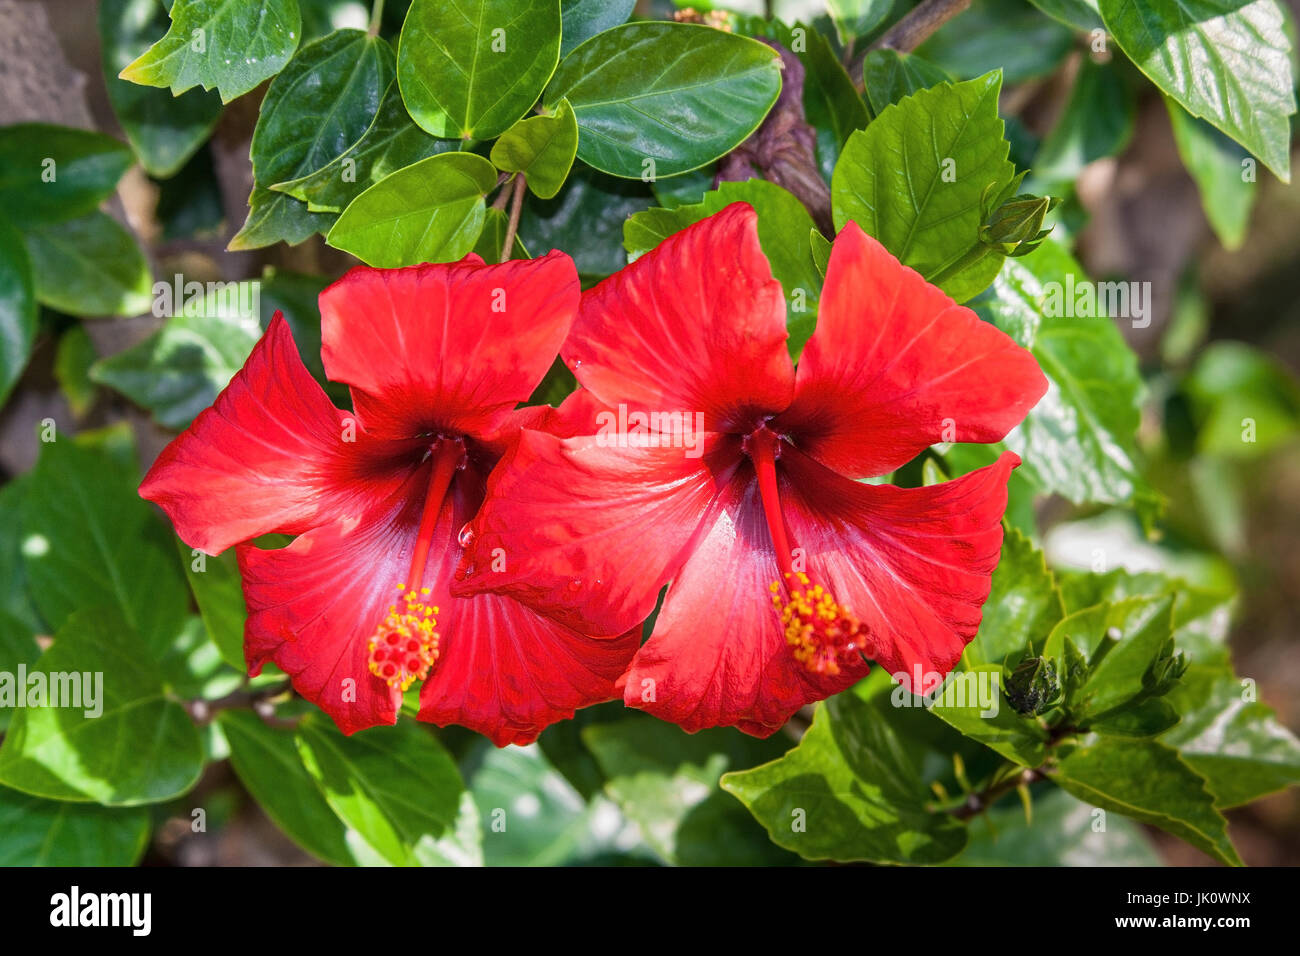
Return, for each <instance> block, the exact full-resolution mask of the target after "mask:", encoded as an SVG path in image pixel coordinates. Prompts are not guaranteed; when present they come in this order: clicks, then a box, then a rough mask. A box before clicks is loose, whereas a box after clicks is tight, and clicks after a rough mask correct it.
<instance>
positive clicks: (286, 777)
mask: <svg viewBox="0 0 1300 956" xmlns="http://www.w3.org/2000/svg"><path fill="white" fill-rule="evenodd" d="M219 722H220V725H221V730H222V733H224V734H225V735H226V740H227V741H229V743H230V763H231V766H233V767H234V768H235V773H236V774H238V775H239V780H240V782H241V783H243V785H244V786H245V787H246V788H247V789H248V792H249V793H250V794H251V795H252V797H253V799H254V800H256V801H257V803H258V806H260V807H261V808H262V810H264V811H265V812H266V815H267V816H269V817H270V818H271V819H272V820H273V821H275V824H276V826H278V827H279V828H280V829H281V830H283V831H284V832H285V833H286V834H288V836H289V837H290V839H292V840H293V841H294V842H295V843H297V844H298V845H299V846H300V847H302V848H303V849H304V850H306V851H307V852H308V853H310V854H312V855H313V856H315V857H318V858H319V859H321V860H324V861H325V862H326V863H333V864H335V865H337V866H351V865H354V864H357V863H361V864H363V865H364V864H367V863H376V862H382V858H381V857H380V856H379V855H378V854H377V853H376V852H375V851H374V849H373V848H372V847H370V846H369V844H367V843H366V842H365V840H364V838H362V837H361V835H360V834H359V833H357V832H356V831H355V830H351V829H349V828H348V827H347V826H346V825H345V824H344V823H343V822H342V821H341V820H340V819H339V818H338V817H337V816H335V814H334V811H333V810H332V809H331V808H330V805H329V803H327V802H326V800H325V796H324V794H323V793H322V792H321V790H320V788H319V787H318V786H317V784H316V781H315V779H314V778H313V777H312V776H311V774H310V773H308V772H307V768H306V766H305V765H304V764H303V761H302V757H301V756H299V754H298V745H297V741H296V737H297V735H296V734H295V733H294V732H293V731H292V730H285V729H281V728H276V727H269V726H267V725H266V724H265V723H263V722H262V720H261V719H260V718H259V717H257V716H256V715H254V714H250V713H248V712H246V711H236V710H227V711H222V713H221V714H220V715H219Z"/></svg>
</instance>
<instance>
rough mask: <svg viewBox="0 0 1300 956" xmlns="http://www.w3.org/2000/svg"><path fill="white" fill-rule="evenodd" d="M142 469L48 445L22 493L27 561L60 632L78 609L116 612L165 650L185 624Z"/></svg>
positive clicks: (183, 598) (177, 579) (33, 584)
mask: <svg viewBox="0 0 1300 956" xmlns="http://www.w3.org/2000/svg"><path fill="white" fill-rule="evenodd" d="M138 481H139V476H138V474H137V473H136V472H135V469H134V466H133V465H132V466H130V467H126V466H123V465H121V464H118V463H117V462H116V461H114V460H113V459H112V458H111V457H110V456H108V455H107V454H105V453H103V452H101V451H96V450H91V449H87V448H83V447H80V446H79V445H77V444H76V443H75V442H73V441H71V440H69V439H68V438H67V437H66V436H64V437H60V438H59V439H58V440H57V441H53V442H50V443H48V444H45V445H43V446H42V448H41V457H40V461H39V462H38V463H37V465H36V468H35V470H34V472H33V479H32V482H31V484H30V485H29V486H28V487H27V488H26V489H25V493H24V495H23V507H22V512H23V522H22V527H23V535H24V538H23V546H22V552H23V564H24V568H25V571H26V575H27V580H28V585H29V589H30V591H31V594H32V597H33V599H34V600H35V602H36V605H37V607H38V608H39V609H40V612H41V614H42V615H43V616H44V618H45V619H46V620H47V621H49V623H50V625H51V626H52V627H53V628H56V629H60V630H61V629H62V628H63V622H64V621H66V620H67V619H68V616H69V615H70V614H72V613H73V612H74V611H77V610H78V609H80V608H85V607H93V606H96V605H103V606H106V607H115V608H117V609H118V611H119V612H120V613H121V615H122V617H123V618H124V619H125V620H126V623H127V625H128V626H129V628H130V630H131V631H132V632H133V633H136V634H139V635H140V637H141V638H142V639H143V640H144V641H145V643H146V644H147V645H148V646H150V647H152V648H154V649H155V651H157V652H158V653H159V654H161V653H162V651H163V649H165V648H166V647H167V646H168V645H169V644H170V642H171V640H172V638H173V637H175V635H176V634H177V632H178V631H179V630H180V627H181V624H182V623H183V622H184V620H185V614H186V610H187V607H186V605H187V603H188V597H187V595H186V593H185V583H184V581H183V580H182V577H181V570H180V568H179V567H178V566H177V561H176V551H175V549H174V548H173V546H172V544H171V541H170V540H169V538H170V535H169V533H168V532H167V531H166V530H165V529H164V528H163V526H162V524H161V522H160V521H159V520H158V518H157V516H156V515H155V514H154V511H153V506H152V505H150V504H149V503H148V502H146V501H144V500H143V499H141V498H140V496H139V495H138V494H137V493H136V484H137V483H138Z"/></svg>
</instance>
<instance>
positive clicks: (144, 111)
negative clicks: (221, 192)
mask: <svg viewBox="0 0 1300 956" xmlns="http://www.w3.org/2000/svg"><path fill="white" fill-rule="evenodd" d="M166 24H167V8H166V6H165V5H164V4H163V3H162V0H102V2H101V3H100V4H99V42H100V57H101V59H102V61H103V67H104V83H105V85H106V86H107V88H108V101H109V103H110V104H112V107H113V113H114V114H115V115H116V116H117V121H118V122H119V123H121V124H122V130H123V132H125V133H126V138H127V140H128V141H130V143H131V147H132V148H133V149H134V150H135V153H136V155H137V156H138V157H140V164H141V165H142V166H144V168H145V172H147V173H149V175H150V176H157V177H159V178H163V179H165V178H167V177H168V176H171V175H173V174H175V173H176V172H177V171H178V170H180V168H181V167H182V166H184V165H185V162H186V161H187V160H188V159H189V158H190V157H191V156H192V155H194V152H195V150H197V149H198V148H199V147H200V146H202V145H203V143H204V142H205V141H206V140H207V138H208V136H209V135H210V134H211V133H212V128H213V127H214V126H216V125H217V120H218V119H219V118H220V116H221V98H220V97H219V96H218V95H217V94H215V93H202V92H199V91H197V90H195V91H192V92H189V93H185V94H183V95H181V96H173V95H172V93H171V92H170V91H169V90H160V89H157V88H155V87H149V86H140V85H138V84H135V83H131V82H128V81H127V80H124V79H122V78H121V77H119V76H118V73H119V72H121V70H122V69H123V68H125V67H126V66H127V65H128V64H129V63H131V61H132V60H134V59H135V58H136V57H138V56H140V54H142V53H144V51H145V50H146V49H147V48H148V47H149V45H150V41H151V38H153V37H156V36H158V33H159V32H160V31H161V30H163V29H165V27H166Z"/></svg>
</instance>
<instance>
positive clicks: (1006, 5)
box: [916, 0, 1074, 84]
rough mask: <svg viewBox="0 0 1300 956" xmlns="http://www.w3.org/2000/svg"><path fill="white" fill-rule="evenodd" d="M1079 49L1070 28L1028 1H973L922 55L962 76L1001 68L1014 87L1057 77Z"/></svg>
mask: <svg viewBox="0 0 1300 956" xmlns="http://www.w3.org/2000/svg"><path fill="white" fill-rule="evenodd" d="M1073 46H1074V34H1073V32H1072V31H1071V30H1070V29H1069V28H1067V27H1065V26H1063V25H1062V24H1060V23H1058V22H1057V21H1055V20H1053V19H1052V18H1050V17H1046V16H1044V15H1043V14H1042V13H1041V12H1039V11H1038V10H1035V9H1034V8H1033V7H1031V6H1030V5H1029V4H1027V3H1024V2H1023V0H973V2H972V3H971V5H970V8H969V9H968V10H966V12H964V13H963V14H962V15H961V16H959V17H953V18H952V19H951V20H949V21H948V22H947V23H945V24H944V25H943V26H942V27H940V28H939V30H938V31H937V32H936V33H935V34H934V35H933V36H931V37H930V38H929V39H928V40H927V41H926V42H925V43H922V44H921V45H920V46H919V47H917V50H916V52H917V53H919V54H921V56H923V57H925V58H926V59H927V60H929V61H930V62H932V63H936V64H938V65H939V66H940V67H942V68H943V69H944V70H947V71H948V72H949V73H951V74H952V75H953V76H956V77H959V78H970V77H975V76H980V75H982V74H984V73H987V72H988V71H989V70H997V69H1000V70H1001V71H1002V76H1003V80H1004V81H1005V82H1006V83H1008V84H1010V83H1021V82H1023V81H1025V80H1032V79H1034V78H1036V77H1040V76H1046V75H1047V74H1049V73H1051V72H1052V71H1053V70H1055V69H1056V68H1057V66H1059V65H1060V63H1061V61H1062V60H1064V59H1065V57H1066V55H1067V54H1068V53H1069V52H1070V49H1071V47H1073Z"/></svg>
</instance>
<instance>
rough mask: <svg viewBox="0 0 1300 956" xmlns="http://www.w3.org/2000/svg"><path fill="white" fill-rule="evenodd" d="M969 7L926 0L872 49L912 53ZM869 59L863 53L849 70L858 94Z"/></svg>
mask: <svg viewBox="0 0 1300 956" xmlns="http://www.w3.org/2000/svg"><path fill="white" fill-rule="evenodd" d="M969 6H970V0H924V2H923V3H921V4H919V5H918V6H916V7H915V8H913V9H912V12H911V13H909V14H908V15H907V16H905V17H903V18H902V19H901V20H899V21H898V22H897V23H895V24H894V25H893V26H892V27H890V28H889V29H888V30H886V31H885V33H884V35H883V36H881V38H880V39H879V40H877V41H876V42H875V43H873V44H872V45H871V49H872V50H897V51H898V52H899V53H911V52H912V51H913V50H915V49H916V48H917V47H918V46H920V45H921V44H922V43H924V42H925V41H926V40H928V39H929V38H930V35H931V34H933V33H934V32H935V31H936V30H938V29H939V28H940V27H941V26H943V25H944V24H945V23H947V22H948V21H949V20H951V19H952V18H953V17H955V16H956V15H957V14H959V13H961V12H962V11H964V10H966V9H967V8H968V7H969ZM866 58H867V51H865V50H864V51H863V52H862V53H861V54H859V55H858V56H855V57H854V58H853V62H852V64H850V66H849V77H850V78H851V79H852V80H853V85H854V86H856V87H857V88H858V91H859V92H861V91H862V89H863V82H862V63H863V61H864V60H865V59H866Z"/></svg>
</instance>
